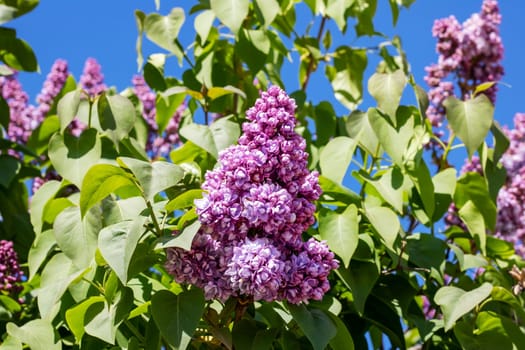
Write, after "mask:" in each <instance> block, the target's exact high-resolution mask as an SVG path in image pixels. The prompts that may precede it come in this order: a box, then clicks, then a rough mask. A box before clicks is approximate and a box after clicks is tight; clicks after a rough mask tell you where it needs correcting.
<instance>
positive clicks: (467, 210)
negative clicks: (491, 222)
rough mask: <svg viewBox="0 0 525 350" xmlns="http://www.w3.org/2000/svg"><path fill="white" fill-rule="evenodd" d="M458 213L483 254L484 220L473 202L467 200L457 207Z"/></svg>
mask: <svg viewBox="0 0 525 350" xmlns="http://www.w3.org/2000/svg"><path fill="white" fill-rule="evenodd" d="M458 214H459V217H460V218H461V220H462V221H463V222H464V223H465V225H466V226H467V228H468V231H469V233H470V234H471V235H472V236H473V237H474V239H475V240H476V243H477V245H478V247H479V249H480V251H481V252H482V253H483V254H486V253H487V250H486V239H487V238H486V236H487V233H486V228H485V221H484V219H483V215H482V214H481V212H480V211H479V209H478V208H477V207H476V205H475V204H474V202H472V201H471V200H469V201H467V203H465V204H464V205H463V206H462V207H461V208H460V209H459V212H458Z"/></svg>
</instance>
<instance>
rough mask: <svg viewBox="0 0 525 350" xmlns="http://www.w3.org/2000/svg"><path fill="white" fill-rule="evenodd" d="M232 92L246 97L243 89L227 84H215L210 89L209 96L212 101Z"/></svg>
mask: <svg viewBox="0 0 525 350" xmlns="http://www.w3.org/2000/svg"><path fill="white" fill-rule="evenodd" d="M231 94H237V95H239V96H241V97H242V98H244V99H246V94H245V93H244V92H243V91H242V90H241V89H238V88H236V87H235V86H231V85H227V86H223V87H220V86H214V87H211V88H209V89H208V92H207V96H208V98H210V99H211V100H212V101H213V100H215V99H217V98H219V97H222V96H226V95H231Z"/></svg>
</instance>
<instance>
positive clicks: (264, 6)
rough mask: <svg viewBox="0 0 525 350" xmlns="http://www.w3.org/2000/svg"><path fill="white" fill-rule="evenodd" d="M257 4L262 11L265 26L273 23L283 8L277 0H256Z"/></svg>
mask: <svg viewBox="0 0 525 350" xmlns="http://www.w3.org/2000/svg"><path fill="white" fill-rule="evenodd" d="M255 4H256V6H257V8H258V9H259V10H260V11H261V14H262V16H263V19H264V26H265V27H268V26H269V25H270V24H272V22H273V20H274V19H275V17H276V16H277V15H278V14H280V12H281V8H280V6H279V3H278V2H277V0H255Z"/></svg>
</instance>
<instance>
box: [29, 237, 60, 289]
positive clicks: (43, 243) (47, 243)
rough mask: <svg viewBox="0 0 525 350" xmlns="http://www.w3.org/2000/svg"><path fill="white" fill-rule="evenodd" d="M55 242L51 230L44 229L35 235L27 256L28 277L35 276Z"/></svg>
mask: <svg viewBox="0 0 525 350" xmlns="http://www.w3.org/2000/svg"><path fill="white" fill-rule="evenodd" d="M55 244H56V239H55V234H54V232H53V230H46V231H44V232H42V233H40V234H38V235H37V236H36V238H35V240H34V242H33V244H32V246H31V250H29V255H28V257H27V264H28V267H29V279H32V278H33V277H35V274H36V273H37V271H38V269H39V268H40V266H41V265H42V263H43V262H44V260H45V259H46V258H47V256H48V255H49V253H50V252H51V249H52V248H53V247H54V246H55Z"/></svg>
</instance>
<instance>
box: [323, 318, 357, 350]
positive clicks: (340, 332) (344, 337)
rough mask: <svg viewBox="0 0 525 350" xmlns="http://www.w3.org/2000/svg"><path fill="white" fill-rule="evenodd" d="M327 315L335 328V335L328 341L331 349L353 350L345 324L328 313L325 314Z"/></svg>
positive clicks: (352, 341) (352, 342) (350, 337)
mask: <svg viewBox="0 0 525 350" xmlns="http://www.w3.org/2000/svg"><path fill="white" fill-rule="evenodd" d="M327 315H328V316H329V317H330V319H331V320H332V322H333V323H334V324H335V326H336V328H337V333H336V334H335V336H334V337H333V338H332V339H330V343H329V344H330V346H331V347H332V349H346V350H354V348H355V347H354V340H353V339H352V335H351V334H350V332H349V331H348V328H347V327H346V324H345V323H344V322H343V321H341V319H340V318H339V317H337V316H336V315H334V314H332V313H330V312H327Z"/></svg>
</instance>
